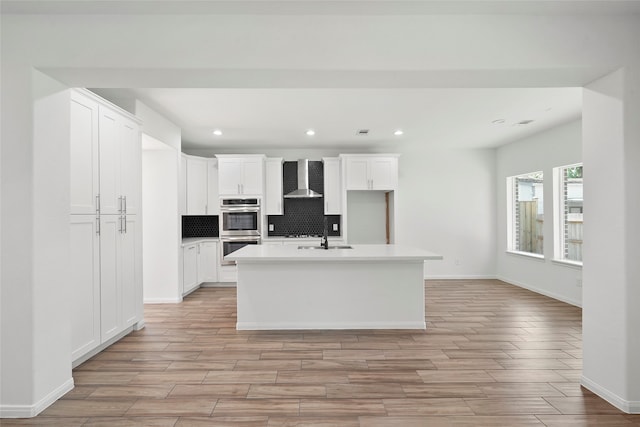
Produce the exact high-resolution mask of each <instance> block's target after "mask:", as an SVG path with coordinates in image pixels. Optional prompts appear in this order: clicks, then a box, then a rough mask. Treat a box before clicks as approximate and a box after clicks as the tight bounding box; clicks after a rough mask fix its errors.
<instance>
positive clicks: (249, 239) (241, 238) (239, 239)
mask: <svg viewBox="0 0 640 427" xmlns="http://www.w3.org/2000/svg"><path fill="white" fill-rule="evenodd" d="M220 240H221V241H223V242H225V241H227V242H231V241H233V242H254V241H257V242H258V243H260V237H252V236H239V237H226V236H224V237H220Z"/></svg>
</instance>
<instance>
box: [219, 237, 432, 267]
mask: <svg viewBox="0 0 640 427" xmlns="http://www.w3.org/2000/svg"><path fill="white" fill-rule="evenodd" d="M329 246H330V247H331V242H330V243H329ZM349 246H351V247H352V249H331V248H330V249H328V250H324V249H299V248H298V246H295V245H276V246H273V245H247V246H245V247H243V248H241V249H238V250H237V251H235V252H233V253H231V254H229V255H227V256H226V257H225V258H226V259H229V260H233V261H236V262H238V263H242V262H274V261H287V262H292V261H293V262H295V261H391V260H393V261H427V260H441V259H442V255H439V254H435V253H433V252H429V251H425V250H423V249H419V248H414V247H410V246H403V245H349Z"/></svg>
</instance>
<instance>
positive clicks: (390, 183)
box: [341, 154, 398, 191]
mask: <svg viewBox="0 0 640 427" xmlns="http://www.w3.org/2000/svg"><path fill="white" fill-rule="evenodd" d="M341 157H342V159H343V161H344V171H345V188H346V189H347V190H386V191H391V190H395V189H396V188H397V187H398V155H397V154H371V155H369V154H353V155H351V154H342V155H341Z"/></svg>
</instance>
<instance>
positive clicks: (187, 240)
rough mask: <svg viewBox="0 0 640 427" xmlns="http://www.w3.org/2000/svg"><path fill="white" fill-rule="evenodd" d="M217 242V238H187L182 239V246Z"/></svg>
mask: <svg viewBox="0 0 640 427" xmlns="http://www.w3.org/2000/svg"><path fill="white" fill-rule="evenodd" d="M218 240H220V238H218V237H187V238H185V239H182V246H183V247H184V246H188V245H192V244H194V243H201V242H217V241H218Z"/></svg>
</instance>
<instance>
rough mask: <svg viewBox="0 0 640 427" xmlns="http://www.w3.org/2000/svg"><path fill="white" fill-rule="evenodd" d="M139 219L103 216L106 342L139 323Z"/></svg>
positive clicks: (102, 281)
mask: <svg viewBox="0 0 640 427" xmlns="http://www.w3.org/2000/svg"><path fill="white" fill-rule="evenodd" d="M141 254H142V252H141V250H140V239H139V230H138V222H137V217H136V216H135V215H128V216H124V215H102V216H101V217H100V324H101V341H102V342H105V341H108V340H109V339H111V338H112V337H114V336H115V335H117V334H118V333H120V332H122V331H123V330H124V329H126V328H128V327H130V326H132V325H133V324H135V323H136V322H137V321H138V320H139V316H140V315H141V312H140V303H141V301H142V276H141V271H142V270H141V268H142V257H141Z"/></svg>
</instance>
